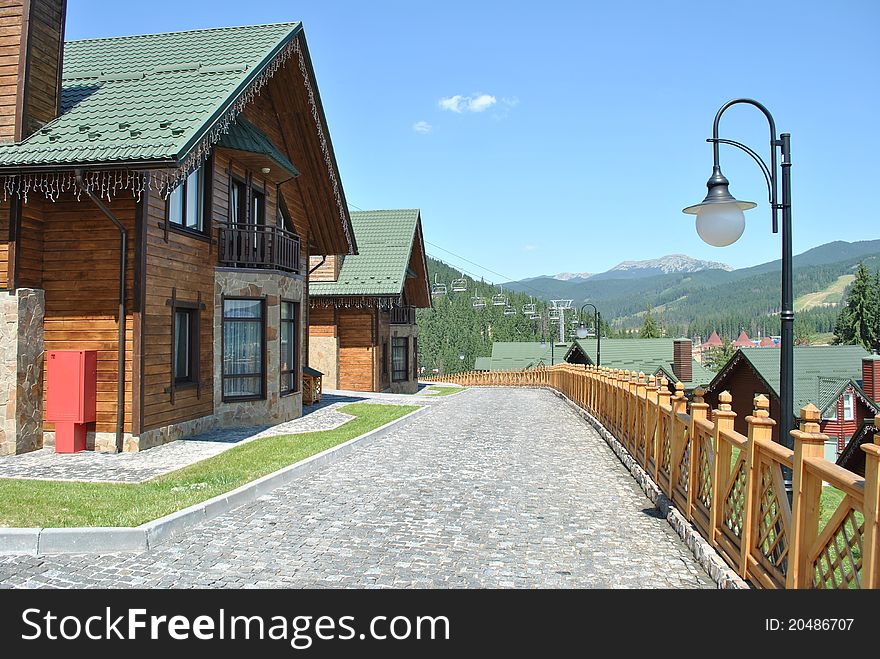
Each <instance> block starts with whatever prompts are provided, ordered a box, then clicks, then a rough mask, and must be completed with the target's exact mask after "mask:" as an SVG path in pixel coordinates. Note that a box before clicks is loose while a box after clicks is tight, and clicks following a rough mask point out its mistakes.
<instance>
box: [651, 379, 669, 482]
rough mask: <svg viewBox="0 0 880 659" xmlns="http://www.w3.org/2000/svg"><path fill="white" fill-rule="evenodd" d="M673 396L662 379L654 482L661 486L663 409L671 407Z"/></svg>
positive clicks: (655, 435)
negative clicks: (670, 402)
mask: <svg viewBox="0 0 880 659" xmlns="http://www.w3.org/2000/svg"><path fill="white" fill-rule="evenodd" d="M671 396H672V394H671V393H670V391H669V380H667V379H666V378H665V377H664V376H661V377H660V383H659V386H658V388H657V430H656V432H655V433H654V482H655V483H657V484H658V485H659V484H660V463H661V462H662V461H663V455H662V453H661V452H662V450H663V436H662V434H661V427H662V425H663V424H662V423H661V421H662V419H663V414H664V413H663V407H664V406H668V405H669V399H670V397H671Z"/></svg>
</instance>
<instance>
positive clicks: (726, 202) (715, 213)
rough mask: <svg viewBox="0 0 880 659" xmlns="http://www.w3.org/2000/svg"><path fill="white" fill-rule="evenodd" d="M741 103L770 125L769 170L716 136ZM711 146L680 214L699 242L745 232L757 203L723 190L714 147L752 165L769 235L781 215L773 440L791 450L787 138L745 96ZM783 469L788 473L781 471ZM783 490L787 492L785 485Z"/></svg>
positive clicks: (727, 240) (721, 242)
mask: <svg viewBox="0 0 880 659" xmlns="http://www.w3.org/2000/svg"><path fill="white" fill-rule="evenodd" d="M741 103H745V104H747V105H752V106H754V107H756V108H758V109H759V110H760V111H761V112H763V113H764V116H765V117H767V122H768V123H769V124H770V166H769V167H768V166H767V163H765V162H764V160H763V159H762V158H761V156H759V155H758V154H757V153H755V151H753V150H752V149H750V148H749V147H747V146H746V145H744V144H740V143H739V142H735V141H733V140H726V139H720V138H719V137H718V123H719V122H720V120H721V115H722V114H724V111H725V110H727V108H729V107H731V106H733V105H738V104H741ZM706 141H707V142H711V143H712V150H713V155H714V163H713V167H712V176H711V177H710V178H709V181H708V183H706V187H707V188H708V189H709V191H708V194H706V198H705V199H703V201H702V202H701V203H699V204H696V205H694V206H688V207H687V208H685V209H684V211H683V212H684V213H687V214H689V215H696V216H697V220H696V225H697V233H698V234H699V235H700V238H702V239H703V240H704V241H705V242H707V243H709V244H710V245H714V246H715V247H724V246H726V245H730V244H732V243H734V242H736V241H737V240H738V239H739V237H740V236H741V235H742V233H743V230H744V229H745V217H744V216H743V211H744V210H749V209H750V208H754V207H755V206H756V205H757V204H755V203H754V202H751V201H738V200H737V199H735V198H734V197H733V196H732V195H731V194H730V191H729V190H728V185H729V181H728V180H727V179H726V178H725V177H724V175H723V174H722V173H721V166H720V164H719V153H718V151H719V145H721V144H729V145H730V146H735V147H736V148H738V149H741V150H742V151H745V152H746V153H747V154H748V155H749V156H751V157H752V159H753V160H754V161H755V162H756V163H758V166H759V167H760V168H761V172H762V173H763V174H764V180H765V181H766V183H767V192H768V194H769V200H770V210H771V213H772V218H773V233H778V232H779V211H782V310H781V312H780V314H779V316H780V321H781V325H782V346H781V354H780V360H779V404H780V408H781V410H780V414H779V442H780V443H781V444H783V445H784V446H787V447H788V448H792V445H793V441H792V437H791V430H792V426H793V425H794V424H793V408H794V304H793V301H792V278H791V261H792V257H791V135H790V134H789V133H781V134H780V135H779V136H777V134H776V122H775V121H774V120H773V115H771V114H770V111H769V110H768V109H767V108H766V107H764V106H763V105H762V104H761V103H759V102H758V101H755V100H752V99H750V98H737V99H734V100H732V101H728V102H727V103H725V104H724V105H722V106H721V109H719V110H718V113H717V114H716V115H715V123H714V124H713V126H712V137H711V139H708V140H706ZM777 149H778V150H779V154H780V155H781V156H782V162H781V163H780V165H781V167H778V166H777V162H778V161H777ZM780 168H781V185H782V201H781V203H780V202H779V201H778V195H777V188H778V185H777V182H778V181H779V180H780V177H779V171H778V170H779V169H780ZM786 471H788V470H786ZM789 478H790V476H789V477H787V478H786V480H787V481H788V480H789ZM786 486H787V487H789V488H790V484H789V483H788V482H787V483H786Z"/></svg>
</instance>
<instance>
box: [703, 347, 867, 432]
mask: <svg viewBox="0 0 880 659" xmlns="http://www.w3.org/2000/svg"><path fill="white" fill-rule="evenodd" d="M780 354H781V351H780V350H779V349H778V348H742V349H740V350H739V351H738V353H737V354H736V355H734V356H733V357H732V358H731V361H730V362H728V364H730V363H732V362H733V361H734V360H735V359H737V358H739V359H743V358H744V359H746V360H747V361H748V362H749V363H750V364H751V365H752V367H753V368H754V369H755V371H756V372H757V373H758V375H760V376H761V378H763V380H764V381H765V382H766V383H767V384H768V385H769V386H770V388H771V389H772V390H773V393H774V394H775V395H777V396H778V395H779V356H780ZM867 356H869V355H868V352H867V351H866V350H865V349H864V348H862V347H861V346H795V348H794V409H793V410H792V413H793V414H794V415H795V416H796V417H797V416H799V415H800V410H801V408H802V407H804V406H805V405H806V404H807V403H813V404H814V405H816V406H819V405H820V404H821V403H822V402H823V399H824V403H825V405H826V406H827V404H828V402H829V393H828V390H829V389H835V386H834V384H835V383H834V380H836V381H837V384H838V385H840V384H842V382H843V381H844V380H853V381H858V380H860V379H861V377H862V358H863V357H867ZM726 370H727V366H725V367H724V368H722V369H721V371H720V372H719V374H718V377H719V379H720V377H721V376H722V375H723V374H724V373H725V371H726ZM829 381H830V382H829ZM713 384H715V383H714V382H713ZM829 384H830V385H831V386H829ZM838 388H839V387H838ZM832 395H833V394H832Z"/></svg>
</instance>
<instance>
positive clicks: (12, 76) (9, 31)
mask: <svg viewBox="0 0 880 659" xmlns="http://www.w3.org/2000/svg"><path fill="white" fill-rule="evenodd" d="M26 1H27V0H0V142H13V141H15V123H16V121H15V119H16V101H17V99H18V65H19V59H20V57H21V37H22V21H23V20H24V3H25V2H26Z"/></svg>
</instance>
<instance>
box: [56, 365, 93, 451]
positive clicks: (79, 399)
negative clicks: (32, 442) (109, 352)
mask: <svg viewBox="0 0 880 659" xmlns="http://www.w3.org/2000/svg"><path fill="white" fill-rule="evenodd" d="M97 387H98V353H97V351H95V350H50V351H49V355H48V358H47V368H46V421H49V422H50V423H54V424H55V452H56V453H76V452H77V451H83V450H85V448H86V424H87V423H93V422H94V421H95V412H96V408H97Z"/></svg>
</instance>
